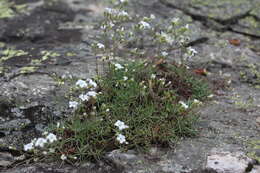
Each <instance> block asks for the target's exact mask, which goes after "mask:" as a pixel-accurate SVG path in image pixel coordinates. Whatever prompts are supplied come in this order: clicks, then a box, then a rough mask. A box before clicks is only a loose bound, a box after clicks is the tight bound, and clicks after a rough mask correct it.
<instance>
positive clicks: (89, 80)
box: [87, 79, 97, 88]
mask: <svg viewBox="0 0 260 173" xmlns="http://www.w3.org/2000/svg"><path fill="white" fill-rule="evenodd" d="M87 82H88V84H89V85H90V86H92V87H93V88H96V87H97V83H96V82H95V81H93V80H92V79H87Z"/></svg>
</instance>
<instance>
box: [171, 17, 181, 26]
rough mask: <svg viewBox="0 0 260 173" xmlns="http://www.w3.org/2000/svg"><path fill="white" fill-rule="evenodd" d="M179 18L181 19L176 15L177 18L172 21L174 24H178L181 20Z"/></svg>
mask: <svg viewBox="0 0 260 173" xmlns="http://www.w3.org/2000/svg"><path fill="white" fill-rule="evenodd" d="M179 20H180V19H179V18H177V17H175V18H173V19H172V22H173V23H174V24H177V23H178V22H179Z"/></svg>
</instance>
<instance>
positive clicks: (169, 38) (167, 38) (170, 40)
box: [160, 32, 174, 44]
mask: <svg viewBox="0 0 260 173" xmlns="http://www.w3.org/2000/svg"><path fill="white" fill-rule="evenodd" d="M160 35H161V37H163V38H164V39H165V41H166V42H167V43H169V44H172V43H173V41H174V40H173V38H172V37H171V36H170V35H169V34H166V33H165V32H161V34H160Z"/></svg>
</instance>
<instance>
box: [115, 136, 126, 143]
mask: <svg viewBox="0 0 260 173" xmlns="http://www.w3.org/2000/svg"><path fill="white" fill-rule="evenodd" d="M116 140H117V141H118V142H119V143H120V144H123V143H125V144H128V142H127V141H126V139H125V136H124V135H122V134H118V135H117V137H116Z"/></svg>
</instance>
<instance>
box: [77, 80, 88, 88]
mask: <svg viewBox="0 0 260 173" xmlns="http://www.w3.org/2000/svg"><path fill="white" fill-rule="evenodd" d="M76 85H78V86H79V87H81V88H85V87H87V86H88V84H87V82H86V81H84V80H81V79H80V80H78V81H77V82H76Z"/></svg>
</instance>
